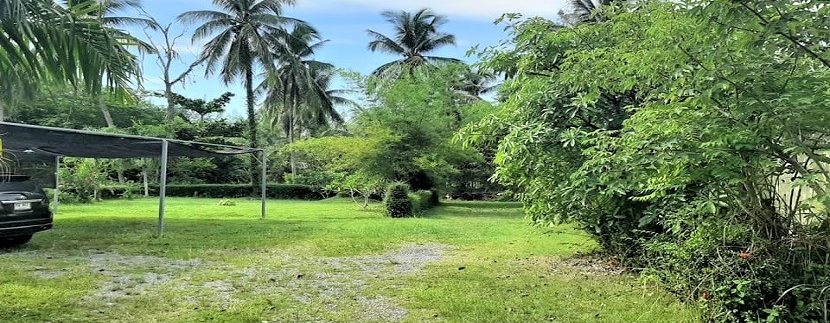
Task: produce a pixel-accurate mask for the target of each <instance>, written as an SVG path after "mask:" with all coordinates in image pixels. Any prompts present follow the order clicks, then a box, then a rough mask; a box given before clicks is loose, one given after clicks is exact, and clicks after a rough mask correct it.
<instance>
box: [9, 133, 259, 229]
mask: <svg viewBox="0 0 830 323" xmlns="http://www.w3.org/2000/svg"><path fill="white" fill-rule="evenodd" d="M0 139H2V147H3V149H2V154H3V159H4V163H0V173H11V172H12V170H11V168H10V166H12V165H8V164H16V165H18V166H20V165H25V164H35V165H37V164H41V165H48V164H53V165H54V166H55V172H54V174H55V175H54V180H55V207H57V201H58V199H57V198H58V196H59V189H60V185H59V183H58V181H59V177H58V175H57V174H58V170H59V169H60V164H61V163H60V161H61V160H60V158H61V157H79V158H158V159H159V161H160V164H161V167H160V168H161V170H160V176H159V221H158V236H159V237H160V236H161V235H162V232H163V230H164V213H165V194H166V191H167V162H168V159H169V158H170V157H194V158H213V157H226V156H233V155H241V154H252V155H256V154H259V159H260V163H261V165H262V170H261V171H262V174H261V176H262V179H261V194H262V218H265V197H266V193H267V192H266V185H265V180H266V176H265V175H266V173H265V172H266V169H267V168H266V161H265V158H266V157H265V151H264V150H262V149H256V148H247V147H235V146H227V145H218V144H209V143H202V142H193V141H184V140H176V139H166V138H154V137H143V136H133V135H124V134H117V133H105V132H95V131H87V130H75V129H66V128H55V127H44V126H35V125H27V124H20V123H11V122H0ZM252 158H256V156H253V157H252ZM50 162H51V163H50ZM17 168H20V169H24V170H25V169H26V168H25V167H17Z"/></svg>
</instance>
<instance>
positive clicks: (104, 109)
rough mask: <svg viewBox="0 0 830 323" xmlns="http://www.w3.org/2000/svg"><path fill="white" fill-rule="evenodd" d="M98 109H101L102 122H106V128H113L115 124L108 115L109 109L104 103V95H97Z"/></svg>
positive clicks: (110, 115)
mask: <svg viewBox="0 0 830 323" xmlns="http://www.w3.org/2000/svg"><path fill="white" fill-rule="evenodd" d="M98 107H100V108H101V114H103V115H104V121H106V122H107V127H110V128H114V127H115V123H114V122H113V121H112V114H110V109H109V108H108V107H107V103H106V102H104V95H103V94H99V95H98Z"/></svg>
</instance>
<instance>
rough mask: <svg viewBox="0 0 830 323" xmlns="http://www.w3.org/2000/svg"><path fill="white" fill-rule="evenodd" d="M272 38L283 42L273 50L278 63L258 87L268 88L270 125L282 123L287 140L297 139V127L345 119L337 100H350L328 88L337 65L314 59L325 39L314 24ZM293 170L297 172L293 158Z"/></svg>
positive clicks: (279, 42)
mask: <svg viewBox="0 0 830 323" xmlns="http://www.w3.org/2000/svg"><path fill="white" fill-rule="evenodd" d="M277 36H278V37H279V38H280V39H276V40H274V41H273V43H275V44H281V45H280V46H279V47H278V48H274V51H275V52H276V53H277V56H278V57H279V64H278V65H277V66H276V68H275V69H274V70H271V71H269V72H267V73H266V76H265V80H264V81H263V82H262V84H260V86H259V87H258V91H260V92H266V95H265V108H266V109H267V110H268V114H269V116H270V118H271V126H272V127H274V128H276V127H278V126H279V127H281V128H282V130H283V132H284V133H285V135H286V137H287V138H288V142H289V143H292V142H294V141H295V140H296V139H297V131H298V130H299V131H302V130H303V129H304V128H305V129H309V128H310V127H312V126H320V125H328V124H329V121H333V122H335V123H338V124H342V123H343V118H342V117H341V116H340V114H339V113H338V112H337V110H336V109H335V104H338V103H344V102H347V101H348V100H346V99H345V98H343V97H340V96H338V95H339V94H340V92H338V91H337V90H330V89H328V87H329V84H330V81H331V74H332V73H331V71H333V70H334V66H333V65H331V64H329V63H323V62H320V61H317V60H314V59H313V58H312V56H313V55H314V52H315V51H316V50H317V49H318V48H320V47H322V46H323V45H324V44H325V43H326V41H324V40H320V36H319V34H318V33H317V31H316V30H315V29H314V28H311V27H310V26H308V25H298V26H295V27H294V29H293V30H292V31H291V32H290V33H288V34H283V35H277ZM291 170H292V173H296V164H295V163H294V158H293V156H292V158H291Z"/></svg>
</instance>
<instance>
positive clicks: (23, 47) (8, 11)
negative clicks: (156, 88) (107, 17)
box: [0, 0, 140, 120]
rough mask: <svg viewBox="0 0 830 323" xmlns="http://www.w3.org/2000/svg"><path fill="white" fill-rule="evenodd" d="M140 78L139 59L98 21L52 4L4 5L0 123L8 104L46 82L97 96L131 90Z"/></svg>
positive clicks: (30, 0) (48, 0)
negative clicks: (72, 87)
mask: <svg viewBox="0 0 830 323" xmlns="http://www.w3.org/2000/svg"><path fill="white" fill-rule="evenodd" d="M139 74H140V69H139V64H138V61H137V59H136V57H135V55H133V54H131V53H130V52H129V51H128V50H127V49H126V48H125V47H124V46H123V43H122V40H120V39H118V37H117V36H116V35H115V34H114V33H113V30H112V29H111V28H107V27H106V26H105V25H104V24H103V23H102V22H101V21H100V20H99V19H96V18H94V17H90V16H88V15H79V14H77V13H76V12H73V11H72V10H69V9H68V8H67V7H66V6H64V5H61V4H58V3H56V2H55V1H53V0H4V1H0V75H3V81H2V82H0V93H3V95H2V97H0V101H2V102H0V120H2V118H3V110H4V109H3V108H4V105H5V104H8V103H11V102H14V101H15V100H18V99H20V98H22V97H26V96H30V95H32V94H34V93H35V92H37V90H38V89H39V87H40V86H41V85H43V84H46V83H64V84H70V85H73V86H78V87H81V88H83V89H85V90H86V91H87V92H89V93H92V94H98V93H100V91H101V90H102V89H104V88H109V89H111V90H116V91H118V90H127V89H129V88H130V87H131V85H132V82H133V79H134V78H136V77H137V76H138V75H139Z"/></svg>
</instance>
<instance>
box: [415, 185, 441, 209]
mask: <svg viewBox="0 0 830 323" xmlns="http://www.w3.org/2000/svg"><path fill="white" fill-rule="evenodd" d="M409 200H410V201H412V213H413V214H418V213H423V212H424V211H427V210H429V209H431V208H433V207H435V206H437V205H438V203H439V199H438V192H437V191H426V190H421V191H417V192H413V193H409Z"/></svg>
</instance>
